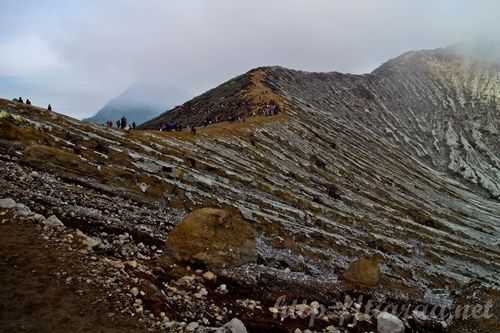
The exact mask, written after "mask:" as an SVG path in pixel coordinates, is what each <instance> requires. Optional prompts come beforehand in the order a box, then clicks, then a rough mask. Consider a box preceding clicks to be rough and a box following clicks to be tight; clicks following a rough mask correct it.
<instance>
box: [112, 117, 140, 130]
mask: <svg viewBox="0 0 500 333" xmlns="http://www.w3.org/2000/svg"><path fill="white" fill-rule="evenodd" d="M136 126H137V125H136V124H135V121H134V122H132V124H129V123H128V121H127V118H126V117H125V116H123V117H121V119H119V120H117V121H116V128H118V129H122V130H126V131H129V130H135V127H136ZM106 127H107V128H113V122H112V121H111V120H108V121H107V122H106Z"/></svg>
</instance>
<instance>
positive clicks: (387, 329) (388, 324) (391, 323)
mask: <svg viewBox="0 0 500 333" xmlns="http://www.w3.org/2000/svg"><path fill="white" fill-rule="evenodd" d="M404 331H405V325H404V324H403V322H402V321H401V319H399V318H398V317H396V316H395V315H393V314H390V313H388V312H381V313H380V314H379V315H378V317H377V332H378V333H404Z"/></svg>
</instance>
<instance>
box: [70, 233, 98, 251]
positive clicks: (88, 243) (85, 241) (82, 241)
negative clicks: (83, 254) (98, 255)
mask: <svg viewBox="0 0 500 333" xmlns="http://www.w3.org/2000/svg"><path fill="white" fill-rule="evenodd" d="M73 239H74V241H75V242H76V243H77V244H78V245H80V246H81V247H86V248H87V249H89V250H90V249H92V248H94V247H96V246H97V245H99V244H101V240H100V239H97V238H92V237H89V236H87V235H85V234H84V233H83V232H81V231H80V230H78V229H76V231H75V233H74V235H73Z"/></svg>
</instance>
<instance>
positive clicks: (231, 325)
mask: <svg viewBox="0 0 500 333" xmlns="http://www.w3.org/2000/svg"><path fill="white" fill-rule="evenodd" d="M216 332H227V333H247V328H246V327H245V325H244V324H243V322H242V321H241V320H239V319H237V318H234V319H232V320H231V321H230V322H228V323H227V324H225V325H224V326H222V327H221V328H219V329H218V330H217V331H216Z"/></svg>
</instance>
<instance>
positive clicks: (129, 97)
mask: <svg viewBox="0 0 500 333" xmlns="http://www.w3.org/2000/svg"><path fill="white" fill-rule="evenodd" d="M189 98H190V96H189V94H188V93H187V92H186V91H184V90H183V89H181V88H178V87H175V86H173V85H172V84H169V83H165V82H162V81H158V80H156V81H153V80H151V81H139V82H136V83H134V84H133V85H131V86H130V87H128V88H127V89H126V90H125V91H124V92H122V93H121V94H120V95H118V96H117V97H115V98H113V99H112V100H111V101H109V102H108V103H106V105H104V106H103V107H102V108H101V109H100V110H99V111H98V112H97V113H96V114H95V115H93V116H92V117H89V118H86V119H84V120H83V121H86V122H91V123H95V124H105V123H106V122H107V121H109V120H111V121H112V122H113V124H114V123H115V122H116V121H117V120H119V119H121V117H123V116H125V117H126V118H127V120H128V121H129V123H130V124H131V123H132V122H135V123H136V124H141V123H143V122H145V121H146V120H149V119H151V118H154V117H156V116H158V115H159V114H160V113H162V112H164V111H165V110H168V109H170V108H172V107H173V106H175V105H177V104H180V103H182V102H185V101H186V100H188V99H189Z"/></svg>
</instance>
